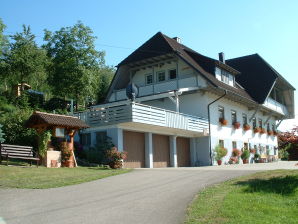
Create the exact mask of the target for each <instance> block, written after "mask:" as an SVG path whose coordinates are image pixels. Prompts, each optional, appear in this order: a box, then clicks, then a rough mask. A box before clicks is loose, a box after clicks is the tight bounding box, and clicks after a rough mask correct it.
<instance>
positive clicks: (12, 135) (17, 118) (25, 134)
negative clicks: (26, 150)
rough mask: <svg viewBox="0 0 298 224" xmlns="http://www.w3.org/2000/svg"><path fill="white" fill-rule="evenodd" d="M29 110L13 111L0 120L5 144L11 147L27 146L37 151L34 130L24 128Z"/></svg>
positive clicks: (29, 113)
mask: <svg viewBox="0 0 298 224" xmlns="http://www.w3.org/2000/svg"><path fill="white" fill-rule="evenodd" d="M31 114H32V111H31V110H29V109H22V110H18V109H17V110H15V111H13V112H12V113H5V114H3V115H2V116H1V118H0V123H1V124H2V125H3V127H2V130H3V132H4V133H5V142H6V143H7V144H13V145H28V146H33V147H34V148H35V149H37V140H38V139H37V136H38V135H37V133H36V131H35V129H32V128H26V127H25V126H24V124H25V121H27V120H28V118H29V117H30V116H31Z"/></svg>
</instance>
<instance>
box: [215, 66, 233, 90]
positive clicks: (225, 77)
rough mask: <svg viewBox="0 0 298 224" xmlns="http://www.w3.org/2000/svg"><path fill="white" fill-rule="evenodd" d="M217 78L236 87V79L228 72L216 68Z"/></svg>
mask: <svg viewBox="0 0 298 224" xmlns="http://www.w3.org/2000/svg"><path fill="white" fill-rule="evenodd" d="M215 76H216V78H217V79H218V80H220V81H222V82H224V83H226V84H228V85H230V86H235V77H234V76H233V75H232V74H231V73H229V72H227V71H226V70H223V69H221V68H218V67H216V68H215Z"/></svg>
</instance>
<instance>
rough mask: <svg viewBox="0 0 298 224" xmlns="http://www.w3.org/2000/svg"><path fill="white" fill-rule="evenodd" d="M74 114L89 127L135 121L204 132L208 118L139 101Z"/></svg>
mask: <svg viewBox="0 0 298 224" xmlns="http://www.w3.org/2000/svg"><path fill="white" fill-rule="evenodd" d="M75 116H77V117H79V118H80V119H82V120H84V121H85V122H86V123H87V124H88V125H89V126H91V127H101V126H108V125H113V124H120V123H127V122H136V123H142V124H148V125H155V126H161V127H167V128H175V129H181V130H187V131H193V132H202V133H203V132H204V133H206V131H207V128H208V119H206V118H201V117H196V116H191V115H187V114H182V113H178V112H174V111H169V110H164V109H161V108H157V107H151V106H148V105H144V104H139V103H129V104H122V105H118V106H113V107H105V108H100V109H97V110H94V111H87V112H80V113H77V114H76V115H75Z"/></svg>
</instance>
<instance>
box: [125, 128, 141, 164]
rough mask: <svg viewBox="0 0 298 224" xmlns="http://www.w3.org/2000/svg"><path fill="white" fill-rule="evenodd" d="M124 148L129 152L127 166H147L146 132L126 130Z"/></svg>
mask: <svg viewBox="0 0 298 224" xmlns="http://www.w3.org/2000/svg"><path fill="white" fill-rule="evenodd" d="M123 148H124V151H126V152H127V158H126V160H124V167H126V168H141V167H145V135H144V133H139V132H132V131H124V132H123Z"/></svg>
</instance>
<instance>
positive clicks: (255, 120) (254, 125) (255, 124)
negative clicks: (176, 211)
mask: <svg viewBox="0 0 298 224" xmlns="http://www.w3.org/2000/svg"><path fill="white" fill-rule="evenodd" d="M252 127H253V128H256V127H257V119H256V118H255V117H254V118H253V119H252Z"/></svg>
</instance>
